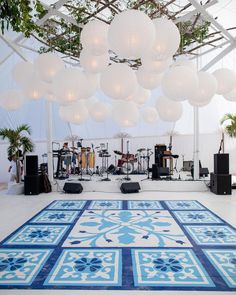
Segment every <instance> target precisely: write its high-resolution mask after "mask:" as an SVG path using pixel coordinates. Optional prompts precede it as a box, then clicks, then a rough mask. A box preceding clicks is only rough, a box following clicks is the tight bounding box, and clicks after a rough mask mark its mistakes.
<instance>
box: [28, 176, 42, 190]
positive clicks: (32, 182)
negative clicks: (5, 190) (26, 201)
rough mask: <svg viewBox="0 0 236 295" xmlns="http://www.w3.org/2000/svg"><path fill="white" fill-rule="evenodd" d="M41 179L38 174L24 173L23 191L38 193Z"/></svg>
mask: <svg viewBox="0 0 236 295" xmlns="http://www.w3.org/2000/svg"><path fill="white" fill-rule="evenodd" d="M40 189H41V181H40V175H25V177H24V191H25V195H38V194H40Z"/></svg>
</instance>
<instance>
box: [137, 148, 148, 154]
mask: <svg viewBox="0 0 236 295" xmlns="http://www.w3.org/2000/svg"><path fill="white" fill-rule="evenodd" d="M144 151H146V149H145V148H140V149H138V150H137V152H139V153H141V152H144Z"/></svg>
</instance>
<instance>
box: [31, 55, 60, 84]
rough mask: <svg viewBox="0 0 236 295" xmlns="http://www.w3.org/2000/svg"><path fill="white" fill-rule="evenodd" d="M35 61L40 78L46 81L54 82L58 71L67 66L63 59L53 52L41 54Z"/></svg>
mask: <svg viewBox="0 0 236 295" xmlns="http://www.w3.org/2000/svg"><path fill="white" fill-rule="evenodd" d="M34 63H35V68H36V70H37V71H38V73H39V76H40V78H41V79H42V80H43V81H46V82H52V79H53V78H54V77H55V76H56V75H57V73H59V72H60V71H62V70H63V69H64V67H65V64H64V62H63V60H62V59H61V58H60V57H59V56H57V55H56V54H53V53H43V54H40V55H39V56H38V57H37V59H36V60H35V62H34Z"/></svg>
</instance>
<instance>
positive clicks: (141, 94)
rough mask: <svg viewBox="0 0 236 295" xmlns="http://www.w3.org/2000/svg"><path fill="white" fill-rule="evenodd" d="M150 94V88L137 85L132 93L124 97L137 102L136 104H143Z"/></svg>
mask: <svg viewBox="0 0 236 295" xmlns="http://www.w3.org/2000/svg"><path fill="white" fill-rule="evenodd" d="M150 96H151V91H150V90H148V89H144V88H142V87H140V86H138V87H137V90H136V91H135V92H134V93H133V94H131V95H130V96H128V97H127V98H126V100H128V101H133V102H135V103H137V104H138V105H143V104H145V103H146V102H147V100H148V99H149V98H150Z"/></svg>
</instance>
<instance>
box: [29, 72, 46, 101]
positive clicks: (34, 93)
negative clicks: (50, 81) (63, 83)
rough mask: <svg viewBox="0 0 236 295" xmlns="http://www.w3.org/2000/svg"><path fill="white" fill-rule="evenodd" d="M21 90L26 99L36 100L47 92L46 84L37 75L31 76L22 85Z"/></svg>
mask: <svg viewBox="0 0 236 295" xmlns="http://www.w3.org/2000/svg"><path fill="white" fill-rule="evenodd" d="M23 92H24V94H25V96H26V97H27V98H28V99H31V100H38V99H40V98H43V97H44V96H45V94H46V92H47V85H46V83H44V82H42V81H41V80H39V79H38V78H37V77H33V78H32V79H31V80H29V82H28V84H26V85H25V86H24V88H23Z"/></svg>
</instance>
